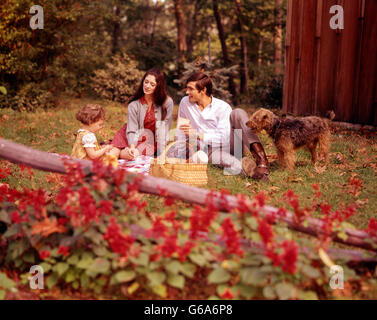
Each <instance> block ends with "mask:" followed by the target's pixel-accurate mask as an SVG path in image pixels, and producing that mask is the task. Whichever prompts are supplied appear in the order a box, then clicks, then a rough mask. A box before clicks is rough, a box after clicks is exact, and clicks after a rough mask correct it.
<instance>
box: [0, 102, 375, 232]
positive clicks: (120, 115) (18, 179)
mask: <svg viewBox="0 0 377 320" xmlns="http://www.w3.org/2000/svg"><path fill="white" fill-rule="evenodd" d="M89 102H91V103H99V104H101V105H103V106H104V107H105V108H106V118H107V119H106V122H105V127H104V129H103V131H102V132H101V133H100V134H98V135H97V136H98V140H99V141H102V140H108V139H111V138H112V137H113V136H114V134H115V132H116V131H117V130H118V129H119V128H121V126H122V125H123V124H124V123H125V121H126V108H125V107H124V106H123V105H120V104H117V103H109V102H105V101H98V100H94V99H90V98H85V99H72V98H69V97H62V98H61V99H60V103H59V106H58V107H57V108H56V109H53V110H49V111H38V112H37V113H19V112H16V111H13V110H8V109H1V110H0V136H1V137H3V138H5V139H9V140H13V141H15V142H19V143H23V144H25V145H28V146H30V147H33V148H36V149H39V150H43V151H48V152H57V153H66V154H70V152H71V148H72V145H73V143H74V133H75V132H76V130H77V129H78V128H79V123H78V121H76V120H75V113H76V111H77V110H78V109H79V108H80V107H81V106H82V105H84V104H85V103H89ZM249 111H250V112H251V110H249ZM176 114H177V106H176V107H175V112H174V118H176ZM174 126H175V121H174V122H173V127H174ZM260 137H261V140H262V143H263V145H264V147H265V150H266V153H267V155H268V156H269V158H270V161H271V175H270V181H269V182H257V181H253V180H251V179H248V178H245V177H242V176H224V175H223V171H222V170H221V169H219V168H217V167H215V166H212V165H210V166H209V184H208V186H207V188H211V189H215V190H220V189H228V190H229V191H230V192H231V193H232V194H236V193H243V194H245V195H247V196H253V195H254V194H256V193H258V192H260V191H265V192H266V194H268V196H269V198H270V201H269V204H271V205H274V206H281V205H283V203H282V200H281V199H282V195H283V193H284V192H286V191H287V190H289V189H292V190H293V191H294V192H296V193H297V194H299V198H300V203H301V205H302V206H306V205H309V204H311V202H312V200H311V199H312V197H313V189H312V187H311V185H312V184H313V183H318V184H319V185H320V187H321V191H322V193H323V197H322V198H323V199H324V200H325V201H327V202H328V203H330V204H331V205H332V206H333V207H338V206H339V204H340V203H346V204H348V203H351V202H353V201H358V203H359V205H360V207H359V209H358V210H357V213H356V214H355V216H354V217H352V218H351V221H350V222H352V223H354V224H355V225H356V226H357V227H359V228H364V227H366V226H367V223H368V221H369V219H370V218H375V217H376V214H377V201H376V200H377V192H376V187H377V179H376V177H377V138H376V136H374V137H373V136H372V137H366V136H361V135H359V134H355V133H342V134H334V135H332V138H331V140H332V145H331V151H330V164H329V166H328V167H327V169H326V170H324V171H323V172H320V170H319V171H318V169H317V170H316V168H315V167H314V166H313V165H311V163H310V155H309V153H308V152H307V151H306V150H304V149H301V150H299V152H298V153H297V161H298V163H297V168H296V172H295V174H294V175H292V174H291V173H289V172H288V171H287V170H282V169H280V168H279V167H278V164H277V162H276V161H274V160H275V158H276V150H275V148H274V146H273V144H272V140H271V139H270V138H269V137H268V136H267V135H265V134H261V135H260ZM12 167H13V168H14V170H15V173H14V175H13V177H10V178H7V180H6V181H5V182H7V183H9V184H10V185H12V186H18V187H21V186H27V187H34V188H38V187H42V188H46V189H51V188H53V187H54V184H53V183H50V182H47V181H46V178H45V177H46V173H44V172H40V171H36V170H34V172H35V178H34V180H33V182H31V181H30V180H28V179H26V178H25V177H23V176H22V175H21V173H20V172H19V169H18V168H17V167H16V166H12ZM352 176H355V177H357V178H358V179H361V180H362V183H363V186H362V189H361V192H360V194H358V195H357V196H356V197H353V196H352V195H351V194H349V193H347V192H346V191H347V183H348V181H349V179H350V177H352ZM148 199H149V200H150V204H149V206H150V208H151V209H153V210H158V208H159V205H158V203H159V202H160V200H158V199H157V198H155V197H150V196H148Z"/></svg>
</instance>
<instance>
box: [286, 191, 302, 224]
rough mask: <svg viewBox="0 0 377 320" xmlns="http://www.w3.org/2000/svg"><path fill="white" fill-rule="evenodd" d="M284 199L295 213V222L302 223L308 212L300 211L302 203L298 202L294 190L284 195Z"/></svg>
mask: <svg viewBox="0 0 377 320" xmlns="http://www.w3.org/2000/svg"><path fill="white" fill-rule="evenodd" d="M283 196H284V199H285V200H286V201H287V203H288V204H290V205H291V206H292V208H293V211H294V213H295V222H296V223H298V224H299V223H301V222H302V221H303V219H304V218H305V216H306V212H305V210H303V209H300V203H299V200H298V195H297V194H295V193H294V192H293V191H292V190H288V191H287V192H285V193H284V195H283Z"/></svg>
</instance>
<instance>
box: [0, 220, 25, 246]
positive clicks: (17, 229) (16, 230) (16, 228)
mask: <svg viewBox="0 0 377 320" xmlns="http://www.w3.org/2000/svg"><path fill="white" fill-rule="evenodd" d="M21 230H22V228H21V225H20V224H13V225H11V226H10V227H9V228H8V229H7V231H5V233H4V234H3V238H10V237H13V236H14V235H15V234H17V233H20V232H21ZM12 243H14V242H11V244H12Z"/></svg>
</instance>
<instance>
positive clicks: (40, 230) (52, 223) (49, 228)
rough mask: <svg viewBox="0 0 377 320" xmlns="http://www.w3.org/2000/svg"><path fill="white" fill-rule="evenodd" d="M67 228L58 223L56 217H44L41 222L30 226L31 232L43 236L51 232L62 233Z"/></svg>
mask: <svg viewBox="0 0 377 320" xmlns="http://www.w3.org/2000/svg"><path fill="white" fill-rule="evenodd" d="M66 231H67V229H66V228H65V227H64V226H62V225H59V224H58V221H57V220H56V219H53V220H50V219H49V218H45V219H44V220H43V221H41V222H37V223H36V224H34V225H33V226H32V228H31V234H32V235H34V234H41V235H42V236H43V237H48V236H49V235H50V234H52V233H64V232H66Z"/></svg>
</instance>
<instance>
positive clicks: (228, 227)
mask: <svg viewBox="0 0 377 320" xmlns="http://www.w3.org/2000/svg"><path fill="white" fill-rule="evenodd" d="M221 227H222V230H223V235H222V239H224V240H225V244H226V247H227V249H228V252H229V253H230V254H237V255H239V256H243V251H242V250H241V242H240V239H239V237H238V232H237V231H236V229H235V228H234V224H233V222H232V220H231V219H230V218H226V219H224V221H223V223H222V224H221Z"/></svg>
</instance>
